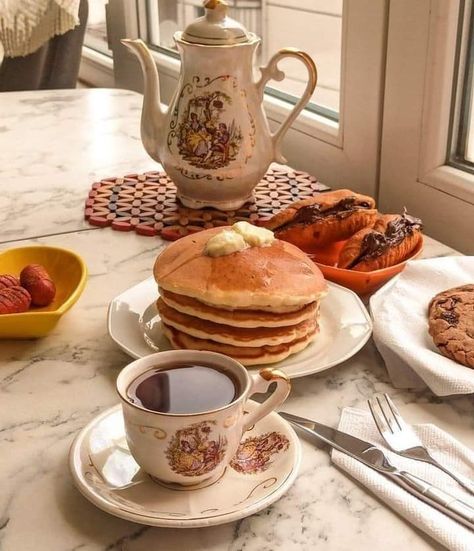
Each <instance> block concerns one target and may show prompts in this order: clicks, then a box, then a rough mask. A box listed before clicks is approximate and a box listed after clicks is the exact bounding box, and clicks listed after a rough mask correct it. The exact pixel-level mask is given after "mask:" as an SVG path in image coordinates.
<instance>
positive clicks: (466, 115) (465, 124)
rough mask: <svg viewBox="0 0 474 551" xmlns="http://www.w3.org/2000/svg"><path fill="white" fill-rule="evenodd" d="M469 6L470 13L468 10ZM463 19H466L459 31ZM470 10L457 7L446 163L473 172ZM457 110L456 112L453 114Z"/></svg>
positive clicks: (473, 39) (473, 63)
mask: <svg viewBox="0 0 474 551" xmlns="http://www.w3.org/2000/svg"><path fill="white" fill-rule="evenodd" d="M469 9H470V11H471V13H470V16H469V15H468V10H469ZM463 20H465V21H469V25H467V24H466V25H465V28H464V30H463V25H462V23H463ZM473 27H474V11H473V10H472V2H469V3H468V4H467V5H464V6H461V9H460V13H459V43H458V52H457V66H458V67H459V74H458V83H459V84H458V87H459V90H458V93H457V94H455V95H454V99H453V113H452V117H453V125H452V136H451V151H450V155H449V164H451V165H452V166H455V167H457V168H460V169H461V170H466V171H468V172H472V173H474V93H473V80H472V78H473V70H474V34H473V33H474V28H473ZM457 113H459V115H458V116H457Z"/></svg>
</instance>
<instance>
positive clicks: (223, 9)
mask: <svg viewBox="0 0 474 551" xmlns="http://www.w3.org/2000/svg"><path fill="white" fill-rule="evenodd" d="M204 8H205V9H206V17H207V18H208V19H209V20H211V21H220V20H222V19H224V18H225V17H226V15H227V10H228V9H229V4H227V2H225V1H224V0H204Z"/></svg>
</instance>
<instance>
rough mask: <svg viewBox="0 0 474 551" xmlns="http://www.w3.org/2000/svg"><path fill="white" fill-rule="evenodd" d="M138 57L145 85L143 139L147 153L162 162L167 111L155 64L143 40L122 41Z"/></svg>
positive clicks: (142, 121)
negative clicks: (163, 134) (162, 134)
mask: <svg viewBox="0 0 474 551" xmlns="http://www.w3.org/2000/svg"><path fill="white" fill-rule="evenodd" d="M121 42H122V44H123V45H124V46H127V48H129V49H130V50H132V52H133V53H134V54H135V55H136V56H137V57H138V59H139V61H140V65H141V68H142V72H143V80H144V84H145V88H144V93H143V108H142V118H141V138H142V142H143V146H144V147H145V150H146V152H147V153H148V155H150V157H151V158H152V159H154V160H155V161H157V162H160V158H159V154H158V151H159V149H160V145H161V131H162V128H163V127H164V119H165V116H166V111H165V110H164V109H163V108H162V106H161V102H160V83H159V79H158V71H157V69H156V65H155V62H154V60H153V57H152V55H151V53H150V50H149V49H148V48H147V46H146V45H145V43H144V42H143V40H140V39H137V40H131V39H128V38H125V39H123V40H121Z"/></svg>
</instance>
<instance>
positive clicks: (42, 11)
mask: <svg viewBox="0 0 474 551" xmlns="http://www.w3.org/2000/svg"><path fill="white" fill-rule="evenodd" d="M79 2H80V0H0V42H1V43H2V46H3V49H4V50H5V57H17V56H25V55H28V54H31V53H32V52H35V51H36V50H37V49H38V48H39V47H40V46H42V45H43V44H44V43H45V42H47V41H48V40H49V39H50V38H52V37H53V36H56V35H57V34H64V33H65V32H67V31H69V30H71V29H73V28H74V27H75V26H76V25H78V24H79Z"/></svg>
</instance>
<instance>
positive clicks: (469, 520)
mask: <svg viewBox="0 0 474 551" xmlns="http://www.w3.org/2000/svg"><path fill="white" fill-rule="evenodd" d="M279 414H280V415H281V416H282V417H283V419H286V420H287V421H289V422H290V423H292V424H293V425H295V426H296V427H297V428H299V429H300V430H302V431H303V432H304V433H305V434H307V435H308V436H310V437H311V438H313V439H316V440H317V441H319V442H324V443H325V444H328V445H329V446H331V447H332V448H335V449H336V450H339V451H341V452H343V453H345V454H346V455H350V456H351V457H353V458H354V459H357V461H360V462H361V463H364V464H365V465H367V466H368V467H370V468H372V469H375V470H376V471H378V472H380V473H382V474H383V475H385V476H386V477H387V478H390V479H391V480H393V482H395V484H398V485H399V486H401V487H402V488H404V489H405V490H407V491H408V492H410V493H411V494H412V495H414V496H416V497H417V498H419V499H421V500H422V501H424V502H425V503H428V505H431V506H432V507H435V508H436V509H438V511H441V512H442V513H445V514H446V515H448V516H449V517H451V518H452V519H454V520H456V521H457V522H460V523H461V524H463V525H464V526H467V527H468V528H470V529H471V530H474V508H473V507H471V506H470V505H468V504H467V503H464V501H461V500H460V499H457V498H456V497H454V496H452V495H451V494H448V493H447V492H445V491H444V490H441V489H440V488H438V487H436V486H433V485H432V484H430V483H429V482H426V481H425V480H423V479H422V478H419V477H417V476H415V475H413V474H410V473H408V472H406V471H401V470H399V469H397V468H396V467H395V466H394V465H392V464H391V463H390V461H389V460H388V458H387V457H386V455H385V453H384V452H383V451H382V450H381V449H380V448H377V446H374V444H371V443H370V442H365V441H364V440H360V439H359V438H356V437H355V436H351V435H350V434H346V433H345V432H341V431H339V430H336V429H333V428H331V427H327V426H326V425H322V424H321V423H317V422H316V421H312V420H310V419H305V418H304V417H298V416H297V415H292V414H291V413H285V412H283V411H280V412H279Z"/></svg>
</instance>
